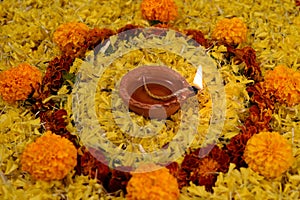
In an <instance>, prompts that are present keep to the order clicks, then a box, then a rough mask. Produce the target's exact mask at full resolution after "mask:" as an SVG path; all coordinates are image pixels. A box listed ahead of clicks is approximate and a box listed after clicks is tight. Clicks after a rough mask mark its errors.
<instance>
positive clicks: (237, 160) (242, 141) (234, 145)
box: [226, 128, 256, 169]
mask: <svg viewBox="0 0 300 200" xmlns="http://www.w3.org/2000/svg"><path fill="white" fill-rule="evenodd" d="M253 131H254V129H253V128H251V129H249V130H247V128H243V133H240V134H238V135H236V136H234V137H233V138H231V140H230V142H229V144H227V145H226V151H227V153H228V155H229V157H230V162H232V163H234V164H235V165H236V168H237V169H239V168H241V167H247V164H246V162H245V161H244V159H243V155H244V151H245V147H246V144H247V142H248V140H249V139H250V138H251V137H252V135H253V134H256V133H253Z"/></svg>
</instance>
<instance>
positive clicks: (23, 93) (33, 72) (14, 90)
mask: <svg viewBox="0 0 300 200" xmlns="http://www.w3.org/2000/svg"><path fill="white" fill-rule="evenodd" d="M41 81H42V73H41V72H40V71H39V69H38V68H36V67H33V66H31V65H29V64H27V63H23V64H19V65H18V66H17V67H13V68H11V69H8V70H6V71H4V72H2V73H0V95H1V96H2V98H3V99H4V100H5V101H7V102H15V101H18V100H26V99H27V98H28V96H29V95H30V94H32V92H34V91H36V90H38V88H39V85H40V84H41Z"/></svg>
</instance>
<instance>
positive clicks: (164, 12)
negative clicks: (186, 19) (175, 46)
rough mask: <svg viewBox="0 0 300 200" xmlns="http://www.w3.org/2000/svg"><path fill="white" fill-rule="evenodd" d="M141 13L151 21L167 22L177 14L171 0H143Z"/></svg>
mask: <svg viewBox="0 0 300 200" xmlns="http://www.w3.org/2000/svg"><path fill="white" fill-rule="evenodd" d="M141 10H142V15H143V17H144V18H145V19H147V20H151V21H160V22H169V21H171V20H174V19H175V18H176V17H177V15H178V11H177V6H176V4H175V2H174V1H173V0H143V2H142V4H141Z"/></svg>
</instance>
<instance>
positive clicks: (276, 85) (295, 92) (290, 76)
mask: <svg viewBox="0 0 300 200" xmlns="http://www.w3.org/2000/svg"><path fill="white" fill-rule="evenodd" d="M299 80H300V72H298V71H295V70H293V69H291V68H288V67H286V66H284V65H279V66H277V67H275V68H274V70H270V71H268V72H266V75H265V82H264V83H265V87H266V90H267V91H269V92H272V93H273V94H274V95H275V97H276V98H277V99H278V100H279V102H281V103H286V104H287V105H289V106H293V105H295V104H298V103H300V81H299Z"/></svg>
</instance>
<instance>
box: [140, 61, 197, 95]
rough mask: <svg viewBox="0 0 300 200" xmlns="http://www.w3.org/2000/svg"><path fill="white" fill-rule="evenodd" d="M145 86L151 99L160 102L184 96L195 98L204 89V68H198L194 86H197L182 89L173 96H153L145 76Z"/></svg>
mask: <svg viewBox="0 0 300 200" xmlns="http://www.w3.org/2000/svg"><path fill="white" fill-rule="evenodd" d="M143 84H144V88H145V90H146V92H147V94H148V95H149V96H150V97H152V98H154V99H159V100H163V101H166V100H169V99H171V98H172V97H181V96H182V95H186V96H194V95H196V94H197V93H198V91H199V90H201V89H202V88H203V85H202V67H201V65H200V66H199V67H198V69H197V72H196V75H195V77H194V81H193V84H195V86H190V87H187V88H182V89H180V90H177V91H176V92H174V93H173V94H170V95H165V96H158V95H155V94H153V93H152V92H151V91H150V90H149V88H148V86H147V83H146V78H145V76H143Z"/></svg>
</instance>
